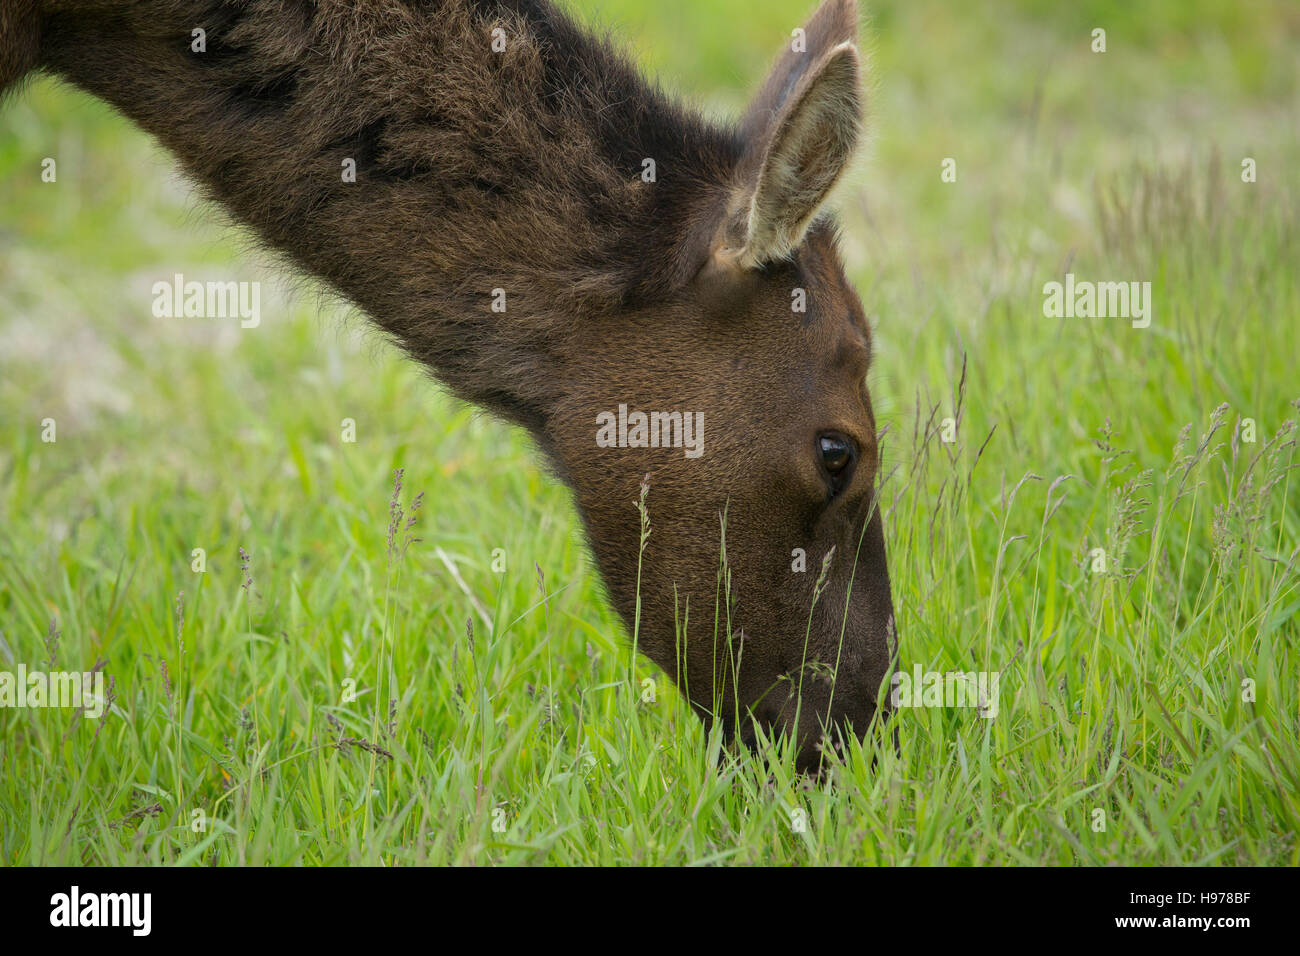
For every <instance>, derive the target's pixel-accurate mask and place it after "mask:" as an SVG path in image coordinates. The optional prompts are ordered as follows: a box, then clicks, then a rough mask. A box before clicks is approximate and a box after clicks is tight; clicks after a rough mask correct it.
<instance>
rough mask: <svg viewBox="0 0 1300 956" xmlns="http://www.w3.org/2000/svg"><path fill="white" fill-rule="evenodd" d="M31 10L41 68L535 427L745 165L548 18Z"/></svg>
mask: <svg viewBox="0 0 1300 956" xmlns="http://www.w3.org/2000/svg"><path fill="white" fill-rule="evenodd" d="M38 6H40V7H41V8H42V9H43V16H42V17H41V21H40V32H41V36H40V48H41V61H42V62H41V64H40V65H41V66H42V67H43V68H45V69H46V70H48V71H51V72H53V73H55V74H57V75H59V76H61V77H64V78H65V79H67V80H69V81H71V82H72V83H75V84H76V85H77V86H79V87H81V88H83V89H85V90H87V91H89V92H91V93H93V94H95V95H96V96H99V97H102V98H103V99H105V100H107V101H109V102H110V103H112V104H114V105H115V106H117V107H118V108H119V109H120V110H122V112H123V113H125V114H126V115H127V116H129V117H131V118H132V119H133V120H135V121H136V122H137V123H139V124H140V125H141V126H142V127H144V128H145V129H146V130H148V131H149V132H151V133H153V134H154V135H155V136H157V137H158V139H159V140H161V141H162V142H163V143H164V144H165V145H166V146H168V147H169V148H170V149H171V150H172V151H173V152H174V153H175V154H176V155H177V156H178V157H179V159H180V161H181V162H182V164H183V165H184V167H185V169H186V170H187V172H188V173H189V174H190V175H191V176H192V177H193V178H194V179H195V180H196V181H197V182H199V183H200V184H201V185H202V186H203V187H204V189H205V190H206V192H207V193H208V194H209V195H210V196H211V197H212V198H213V199H215V200H217V201H218V202H220V203H221V205H223V206H224V207H225V208H226V209H227V210H229V211H230V213H231V214H232V215H234V216H235V217H236V218H237V219H238V220H240V221H242V222H244V223H246V224H248V225H249V226H251V227H252V228H253V229H254V230H255V231H256V232H257V234H258V235H259V236H260V237H261V238H262V239H263V240H264V241H265V242H266V243H267V244H268V245H269V246H271V247H272V248H274V249H276V250H278V251H279V252H281V253H282V254H285V255H286V256H287V257H288V258H289V259H290V260H291V261H293V262H294V263H296V264H297V265H298V266H299V267H300V268H302V269H304V270H306V271H308V272H311V273H314V274H315V275H317V276H319V277H320V278H322V279H324V280H325V281H326V282H327V283H328V284H329V286H330V287H331V288H332V289H333V290H335V291H336V292H338V293H340V294H342V295H343V296H344V297H346V298H347V299H349V300H351V301H352V302H353V303H355V304H356V305H357V306H359V307H360V308H361V309H362V310H364V311H365V312H366V313H368V314H369V315H370V316H371V317H372V318H373V319H374V320H375V321H376V322H377V323H378V324H379V325H380V326H382V327H383V328H384V329H385V330H386V331H387V332H388V333H389V334H390V335H391V336H392V337H393V338H394V339H395V340H396V341H397V342H398V343H400V345H401V346H402V347H404V348H405V349H406V350H407V351H408V352H409V353H410V354H412V355H413V356H414V357H415V358H417V359H419V360H420V361H422V362H424V363H426V364H427V365H429V366H431V367H432V369H433V370H434V371H435V372H436V373H437V375H438V376H439V377H440V378H441V379H442V380H443V381H445V382H446V383H447V384H448V385H449V386H451V387H452V389H453V390H454V391H456V392H457V393H458V394H459V395H460V396H461V397H463V398H466V399H468V400H470V401H473V402H475V403H477V404H479V405H482V406H485V407H487V408H489V409H491V410H493V411H496V412H497V413H499V414H502V415H504V416H505V417H507V418H508V419H511V420H513V421H515V422H517V423H520V424H523V425H525V426H527V427H529V428H530V429H532V430H533V431H534V432H538V431H541V430H543V429H544V427H545V422H546V419H547V417H548V402H549V400H550V397H551V395H552V393H553V391H554V378H553V376H548V375H547V374H546V370H547V367H548V361H547V356H548V353H550V352H553V351H554V350H556V349H559V348H561V345H560V341H561V340H562V339H563V338H564V337H565V336H567V335H571V334H572V333H573V329H574V326H575V320H576V319H577V318H580V317H584V316H599V315H603V314H609V313H612V312H615V311H618V310H620V309H625V308H628V307H630V306H634V305H635V304H636V303H637V302H638V301H644V300H649V299H652V298H654V297H663V296H664V295H666V294H671V292H672V286H673V285H674V284H675V283H681V282H684V281H685V280H686V279H687V278H689V275H690V273H691V271H692V269H693V268H694V266H695V265H696V264H698V263H697V259H698V257H699V254H700V250H698V249H691V248H689V247H688V244H684V243H683V242H682V241H681V238H682V237H683V236H684V235H687V234H689V232H690V228H689V227H690V225H691V221H692V219H694V218H697V217H703V216H705V215H707V214H708V210H707V208H706V207H707V206H708V204H709V202H710V197H716V196H718V195H719V194H720V193H721V189H720V187H721V186H722V185H723V184H725V183H726V182H727V181H728V178H729V177H730V176H731V175H732V173H733V171H734V169H735V167H736V164H737V162H738V159H739V147H738V145H737V142H738V141H737V140H736V138H735V136H734V135H733V134H732V133H731V132H728V131H723V130H719V129H716V128H713V127H711V126H709V125H708V124H706V123H704V122H703V121H702V120H700V119H698V118H697V117H695V116H693V115H690V114H687V113H685V112H683V111H681V110H679V109H678V108H676V107H675V106H674V105H672V104H671V103H670V102H669V101H668V100H667V99H666V98H665V97H663V96H662V95H661V94H660V93H659V92H658V91H657V90H655V89H654V88H652V87H651V86H649V85H648V84H647V83H646V82H645V81H643V80H642V79H641V78H640V76H639V75H638V74H637V73H636V71H635V70H634V69H633V68H632V67H630V66H629V65H628V63H627V62H626V61H625V60H624V59H623V58H622V57H621V56H620V55H618V54H616V53H615V52H613V51H612V50H611V49H610V48H609V47H608V46H607V45H606V44H604V43H602V42H601V41H598V40H595V39H593V38H592V37H591V36H590V35H588V34H586V33H584V32H582V31H580V30H579V29H578V28H577V27H575V26H574V25H573V23H572V22H571V21H570V20H568V19H567V18H566V17H565V16H563V15H562V14H560V13H559V12H557V11H556V10H555V9H554V8H552V7H551V6H550V5H549V4H548V3H546V2H544V0H423V2H420V0H409V2H403V0H368V2H364V3H356V2H353V0H315V2H313V0H245V2H234V0H229V2H223V0H205V2H194V0H147V2H146V0H112V2H107V0H105V2H102V3H97V2H95V0H91V2H89V3H88V2H87V0H75V2H69V0H48V2H45V3H41V4H39V5H38ZM199 29H201V30H202V31H203V44H202V45H205V46H206V49H205V50H203V51H201V52H200V51H199V50H198V49H197V48H196V47H197V46H198V44H196V34H195V33H194V31H195V30H199ZM494 41H495V42H496V46H497V49H494V45H493V44H494ZM502 44H504V49H503V50H502V49H500V47H501V46H502ZM645 159H653V160H654V165H655V172H656V182H654V183H647V182H644V181H643V179H642V171H643V161H644V160H645ZM346 160H352V161H354V162H355V170H356V172H355V182H345V181H344V176H343V172H344V166H345V161H346ZM495 290H502V292H503V293H504V307H505V311H504V312H502V311H494V310H493V305H494V303H495V304H496V305H497V306H498V309H499V308H500V305H501V304H502V297H501V295H500V294H496V295H494V291H495Z"/></svg>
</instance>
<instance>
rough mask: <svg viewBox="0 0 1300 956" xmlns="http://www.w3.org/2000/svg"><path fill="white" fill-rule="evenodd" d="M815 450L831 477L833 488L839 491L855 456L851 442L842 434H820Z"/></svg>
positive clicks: (850, 469)
mask: <svg viewBox="0 0 1300 956" xmlns="http://www.w3.org/2000/svg"><path fill="white" fill-rule="evenodd" d="M817 450H818V452H819V454H820V456H821V462H822V467H823V468H825V469H826V473H827V474H828V475H830V477H831V484H832V485H833V486H834V490H835V491H836V492H838V491H840V490H841V488H842V487H843V485H844V484H845V481H846V479H847V478H848V476H849V474H850V472H851V471H852V465H853V459H854V458H855V457H856V450H855V449H854V447H853V443H852V442H851V441H849V440H848V439H847V438H845V437H844V436H842V435H820V436H818V438H817Z"/></svg>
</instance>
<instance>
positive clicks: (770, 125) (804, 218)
mask: <svg viewBox="0 0 1300 956" xmlns="http://www.w3.org/2000/svg"><path fill="white" fill-rule="evenodd" d="M857 20H858V17H857V4H856V3H855V0H826V2H825V3H823V4H822V5H821V7H820V8H819V9H818V10H817V12H816V13H815V14H813V17H812V19H811V20H809V21H808V25H807V26H806V27H805V28H804V29H803V30H802V31H796V32H795V34H794V35H793V36H792V38H791V43H790V48H789V49H788V50H787V51H786V52H785V54H784V55H783V56H782V57H781V59H780V61H779V62H778V63H777V64H776V67H775V68H774V69H773V70H772V73H771V75H770V76H769V77H768V78H767V82H766V83H765V84H764V85H763V89H762V91H761V92H760V93H759V95H758V97H757V99H755V101H754V104H753V105H752V106H751V107H750V109H749V112H748V113H747V114H746V116H745V119H744V121H743V122H742V124H741V128H740V133H741V138H742V142H743V144H744V147H743V154H742V159H741V161H740V164H739V166H738V167H737V172H738V179H739V181H738V182H737V184H736V187H735V191H734V194H733V195H732V197H731V200H730V202H729V204H728V207H727V216H726V219H725V221H724V222H723V224H722V228H721V229H720V230H719V232H718V234H717V235H716V236H715V239H714V243H713V260H714V262H715V263H717V264H732V265H738V266H741V267H744V268H754V267H756V266H759V265H762V264H763V263H765V262H771V261H773V260H775V259H780V258H782V257H784V256H787V255H789V254H790V253H791V252H792V251H793V250H794V249H795V248H796V247H797V246H798V245H799V243H800V242H802V241H803V236H804V232H805V231H806V230H807V228H808V224H809V223H810V222H811V221H812V219H813V216H814V215H816V213H817V210H818V208H819V207H820V206H821V204H822V202H823V201H824V200H825V198H826V195H827V193H829V192H830V191H831V187H833V186H834V185H835V183H836V181H837V180H838V179H839V178H840V174H841V173H842V172H843V171H844V169H845V167H846V166H847V165H848V162H849V160H850V158H851V157H852V155H853V150H854V148H855V147H856V145H857V141H858V132H859V129H860V128H861V125H862V95H861V87H862V83H861V75H860V74H861V68H860V65H859V60H858V48H857V46H856V43H855V41H856V39H857Z"/></svg>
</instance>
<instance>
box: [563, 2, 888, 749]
mask: <svg viewBox="0 0 1300 956" xmlns="http://www.w3.org/2000/svg"><path fill="white" fill-rule="evenodd" d="M856 19H857V17H856V8H855V5H854V4H853V3H852V2H851V0H828V2H826V3H825V4H823V6H822V7H821V9H819V10H818V11H817V13H816V14H815V15H814V16H813V18H812V19H811V21H810V22H809V23H808V24H807V26H806V28H805V30H804V31H803V36H802V37H801V36H799V35H797V34H796V36H795V37H794V42H793V43H792V44H791V48H790V49H789V50H787V52H785V54H784V55H783V56H782V57H781V58H780V60H779V62H778V63H777V65H776V67H775V68H774V70H773V72H772V74H771V76H770V77H769V78H768V80H767V82H766V84H765V86H764V87H763V89H762V91H761V93H760V94H759V96H758V97H757V100H756V101H755V103H754V104H753V106H752V107H751V108H750V110H749V111H748V113H747V115H746V116H745V118H744V120H743V122H742V123H741V124H740V126H739V128H738V130H737V131H736V152H735V158H734V162H733V163H731V165H730V167H729V168H728V169H727V171H726V175H725V176H723V177H720V180H719V181H718V182H716V184H715V185H714V186H712V187H708V188H701V189H698V190H696V195H693V196H692V197H691V198H690V200H689V202H690V203H691V207H690V211H689V215H685V216H682V217H680V218H679V220H678V221H679V222H683V223H685V225H684V226H683V227H681V229H680V231H679V235H677V236H676V238H675V241H676V248H677V250H678V252H679V254H680V256H681V257H682V261H684V262H686V263H688V264H689V268H686V269H684V270H682V271H683V281H681V282H680V283H678V285H677V286H676V287H675V288H674V289H673V290H672V292H671V294H669V295H667V296H664V297H663V298H662V299H661V300H660V301H656V302H651V303H641V304H638V305H637V306H636V307H633V308H630V309H626V310H623V311H621V312H619V313H618V314H615V315H610V316H607V317H603V318H601V319H599V320H597V321H595V322H593V323H589V324H587V325H586V326H585V327H584V328H582V329H581V330H580V332H579V333H578V334H577V335H576V336H575V338H574V340H573V341H572V342H571V343H570V345H569V347H568V348H566V349H564V350H562V351H563V352H564V355H563V358H562V361H563V363H564V365H565V369H564V374H563V375H562V379H563V381H564V382H565V383H566V384H565V385H564V386H563V394H562V396H561V397H560V398H559V399H558V400H557V401H556V403H555V405H554V406H553V409H552V415H551V417H550V420H549V422H548V427H547V429H546V432H547V435H546V443H547V445H548V446H549V447H548V451H549V452H550V454H551V456H552V457H553V458H554V459H555V460H556V462H557V464H558V466H559V468H560V470H561V472H562V474H563V475H564V477H565V478H566V480H568V481H569V483H570V484H571V485H572V486H573V487H574V488H575V493H576V499H577V504H578V507H579V510H580V511H581V513H582V516H583V519H584V522H585V524H586V527H587V530H588V533H589V535H590V538H591V542H592V546H593V550H594V553H595V556H596V559H597V561H598V563H599V565H600V568H601V571H602V573H603V577H604V580H605V583H606V585H607V587H608V590H609V592H610V597H611V599H612V601H613V604H614V606H615V607H616V608H617V609H618V610H619V612H620V614H621V615H622V617H623V618H624V620H625V621H626V622H627V623H628V624H629V626H631V625H632V622H633V620H634V617H635V616H636V611H635V609H636V606H637V605H636V602H637V595H638V589H639V594H640V600H641V610H640V619H639V633H638V634H637V643H638V646H639V648H640V649H641V650H643V651H644V652H645V653H646V654H647V655H648V656H649V657H650V658H651V659H652V660H654V661H655V662H656V663H657V664H659V665H660V666H661V667H662V668H664V670H665V671H667V672H668V674H669V675H670V676H671V677H672V678H673V679H674V680H675V681H676V683H677V684H678V686H679V687H680V688H681V689H682V690H683V692H684V693H685V694H686V695H687V696H688V698H689V699H690V702H691V705H692V707H693V708H694V709H695V710H696V712H697V713H698V714H700V716H702V717H703V718H704V719H705V721H706V722H710V721H713V720H719V721H722V722H723V728H724V731H725V732H726V733H727V735H728V736H729V737H736V738H739V739H741V740H743V741H745V742H746V743H750V744H752V743H753V742H754V740H755V737H756V734H755V726H756V725H758V726H761V727H763V728H764V729H765V730H766V731H767V732H768V733H769V734H773V735H779V734H784V735H786V736H789V737H791V738H793V740H794V742H795V744H796V746H797V747H798V752H799V756H798V764H799V766H800V768H801V769H805V770H812V769H815V768H817V767H818V765H819V762H820V755H821V746H822V743H823V742H824V741H825V740H826V739H827V738H829V739H831V740H835V739H836V737H837V735H838V734H840V733H842V732H844V731H845V730H847V729H849V728H851V729H852V730H853V731H854V732H856V733H857V734H859V735H861V734H862V733H863V732H864V731H865V730H866V728H867V725H868V723H869V722H870V721H871V719H872V717H873V715H874V714H875V713H876V711H877V710H878V709H885V708H887V703H888V702H887V698H886V697H884V696H883V691H882V688H883V687H884V685H885V683H886V676H887V674H888V673H889V671H890V669H891V661H892V658H893V653H894V644H895V637H894V618H893V608H892V603H891V597H890V587H889V575H888V571H887V568H886V563H885V544H884V538H883V534H882V524H881V517H880V513H879V510H878V508H877V504H876V482H877V477H878V472H879V456H878V448H877V433H876V422H875V418H874V416H873V413H872V407H871V399H870V396H869V395H868V392H867V387H866V382H865V378H866V374H867V370H868V365H869V363H870V359H871V334H870V329H869V327H868V324H867V321H866V316H865V314H864V312H863V309H862V305H861V303H860V302H859V300H858V297H857V295H856V294H855V292H854V290H853V288H852V286H851V285H850V284H849V282H848V281H847V280H846V278H845V276H844V272H843V269H842V267H841V264H840V261H839V257H838V254H837V251H836V230H835V226H834V225H833V224H832V223H831V221H830V220H829V219H828V218H825V217H820V216H819V210H820V207H821V205H822V203H823V201H824V200H825V198H826V196H827V194H828V193H829V191H830V190H831V188H832V186H834V184H835V183H836V181H837V180H838V179H839V177H840V175H841V173H842V172H843V170H844V169H845V167H846V165H847V164H848V162H849V160H850V157H851V155H852V153H853V150H854V148H855V145H856V142H857V140H858V135H859V129H860V126H861V123H862V104H861V75H860V74H861V69H862V67H861V62H860V57H859V53H858V50H857V47H856V45H855V38H856V27H857V23H856ZM801 41H802V42H801ZM702 178H704V179H706V178H707V177H702ZM681 201H682V202H687V201H688V200H687V199H686V198H685V197H683V198H682V200H681ZM596 343H598V344H596ZM656 413H658V414H657V415H656ZM640 415H644V416H645V420H644V421H643V420H642V419H641V418H640V417H639V416H640ZM643 425H644V428H643V427H642V426H643ZM676 429H681V431H682V432H683V433H684V435H683V436H682V439H681V440H677V439H676V437H675V436H677V432H676ZM656 439H658V440H657V441H656ZM654 445H659V447H653V446H654ZM665 446H667V447H665ZM643 478H644V479H645V480H646V481H647V482H648V487H649V492H648V496H647V498H646V506H647V510H648V513H649V519H650V524H651V533H650V536H649V538H648V539H646V540H645V542H644V549H642V547H641V544H642V540H641V536H642V526H641V515H640V514H639V512H638V509H637V508H636V502H637V501H638V499H639V497H640V486H641V484H642V481H643ZM823 569H824V575H823ZM724 570H725V573H723V572H724ZM886 689H887V688H886Z"/></svg>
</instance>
